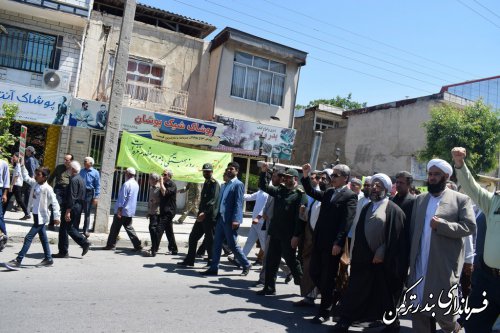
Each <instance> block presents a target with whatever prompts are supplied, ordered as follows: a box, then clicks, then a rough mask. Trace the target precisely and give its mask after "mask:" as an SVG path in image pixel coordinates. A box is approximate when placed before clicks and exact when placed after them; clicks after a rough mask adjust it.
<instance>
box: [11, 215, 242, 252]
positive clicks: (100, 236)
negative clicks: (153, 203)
mask: <svg viewBox="0 0 500 333" xmlns="http://www.w3.org/2000/svg"><path fill="white" fill-rule="evenodd" d="M23 216H24V214H23V213H22V212H11V211H7V212H6V213H5V224H6V226H7V234H8V236H9V242H11V243H22V242H23V240H24V236H26V234H27V233H28V231H29V230H30V228H31V226H32V224H33V219H31V220H27V221H20V220H19V219H20V218H21V217H23ZM179 217H180V214H178V215H176V216H175V218H174V221H175V220H177V219H178V218H179ZM93 220H94V216H93V215H91V217H90V221H91V222H92V221H93ZM194 221H195V218H194V217H191V216H188V217H187V218H186V220H185V221H184V223H183V224H175V223H174V233H175V240H176V242H177V245H178V246H179V247H180V248H184V247H186V248H187V243H188V238H189V233H190V232H191V229H192V228H193V224H194ZM112 222H113V215H110V216H109V223H108V230H109V227H111V223H112ZM251 224H252V219H251V218H244V219H243V224H242V226H241V227H240V230H239V232H238V233H239V237H238V241H239V243H240V245H241V246H242V247H243V245H244V244H245V241H246V236H247V234H248V230H249V229H250V226H251ZM132 225H133V226H134V229H135V232H136V233H137V237H139V239H140V240H141V243H142V246H144V247H145V248H146V249H147V248H148V247H149V246H150V245H151V237H150V235H149V230H148V225H149V220H148V219H146V217H145V216H136V217H134V218H133V222H132ZM81 226H83V215H82V222H81ZM58 230H59V228H58V227H56V231H49V230H47V236H48V238H49V243H50V244H57V242H58ZM119 238H120V239H119V240H118V242H117V246H122V247H132V243H131V242H130V240H129V238H128V236H127V233H126V232H125V230H124V229H123V228H121V230H120V237H119ZM107 239H108V234H107V233H90V237H89V240H90V242H91V243H92V245H93V246H105V245H106V240H107ZM33 241H34V242H39V239H38V237H35V238H34V239H33ZM69 241H70V243H71V242H73V240H72V239H71V237H70V239H69ZM73 243H74V242H73ZM160 247H161V248H163V249H166V248H167V246H166V237H165V236H163V238H162V243H161V244H160ZM250 253H251V252H250Z"/></svg>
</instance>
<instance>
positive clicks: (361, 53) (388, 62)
mask: <svg viewBox="0 0 500 333" xmlns="http://www.w3.org/2000/svg"><path fill="white" fill-rule="evenodd" d="M205 1H206V2H208V3H211V4H213V5H216V6H219V7H222V8H224V9H227V10H231V11H233V12H236V13H238V14H241V15H245V16H248V17H251V18H253V19H256V20H259V21H262V22H265V23H268V24H271V25H274V26H277V27H280V28H283V29H288V30H290V31H292V32H294V33H296V34H299V35H302V36H305V37H307V38H312V39H315V40H317V41H320V42H322V43H325V44H329V45H334V46H337V47H339V48H341V49H344V50H347V51H350V52H353V53H357V54H360V55H362V56H365V57H367V58H371V59H376V60H378V61H381V62H384V63H387V64H389V65H392V66H395V67H399V68H402V69H406V70H409V71H413V72H416V73H419V74H422V75H424V76H429V77H432V78H434V79H437V80H440V81H446V80H444V79H442V78H440V77H437V76H434V75H429V74H427V73H424V72H421V71H418V70H414V69H412V68H409V67H406V66H402V65H398V64H396V63H394V62H391V61H387V60H384V59H381V58H378V57H374V56H372V55H369V54H367V53H364V52H360V51H356V50H354V49H351V48H348V47H345V46H342V45H339V44H337V43H333V42H329V41H327V40H324V39H321V38H318V37H315V36H312V35H309V34H305V33H303V32H301V31H298V30H295V29H290V28H288V27H286V26H283V25H280V24H277V23H274V22H271V21H268V20H264V19H262V18H260V17H257V16H254V15H251V14H248V13H245V12H242V11H239V10H236V9H234V8H230V7H227V6H224V5H220V4H218V3H216V2H213V1H211V0H205ZM317 48H318V49H321V50H325V52H331V53H334V54H336V55H338V56H341V57H345V58H347V59H349V60H354V61H358V62H361V63H363V64H365V65H368V66H374V67H375V68H378V69H381V70H386V71H389V72H390V73H393V74H397V75H402V76H405V77H407V78H410V79H413V80H416V81H420V82H422V83H425V84H430V85H432V84H434V83H432V82H429V81H425V80H421V79H418V78H415V77H413V76H409V75H405V74H401V73H398V72H396V71H393V70H389V69H386V68H383V67H380V66H377V65H373V64H370V63H367V62H365V61H362V60H358V59H355V58H351V57H348V56H345V55H342V54H340V53H337V52H334V51H326V49H323V48H320V47H317Z"/></svg>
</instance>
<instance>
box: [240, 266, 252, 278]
mask: <svg viewBox="0 0 500 333" xmlns="http://www.w3.org/2000/svg"><path fill="white" fill-rule="evenodd" d="M251 267H252V265H248V266H247V267H245V268H243V270H242V271H241V274H240V276H247V275H248V273H250V268H251Z"/></svg>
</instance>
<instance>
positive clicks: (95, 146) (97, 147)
mask: <svg viewBox="0 0 500 333" xmlns="http://www.w3.org/2000/svg"><path fill="white" fill-rule="evenodd" d="M104 134H105V133H104V132H103V131H94V130H92V132H91V137H90V147H89V154H88V156H91V157H92V158H93V159H94V161H95V164H94V168H95V169H97V170H100V169H101V165H102V156H103V151H104V138H105V135H104ZM119 149H120V146H119V145H118V147H117V151H116V154H117V156H118V152H119ZM124 177H125V169H124V168H120V167H117V168H116V169H115V173H114V175H113V188H112V191H111V200H112V201H116V199H117V198H118V191H119V190H120V186H121V185H122V184H123V182H124V181H125V178H124ZM136 180H137V183H139V196H138V198H137V203H138V205H140V206H143V205H144V204H145V205H147V203H148V199H149V198H148V182H149V175H148V174H145V173H142V172H137V175H136Z"/></svg>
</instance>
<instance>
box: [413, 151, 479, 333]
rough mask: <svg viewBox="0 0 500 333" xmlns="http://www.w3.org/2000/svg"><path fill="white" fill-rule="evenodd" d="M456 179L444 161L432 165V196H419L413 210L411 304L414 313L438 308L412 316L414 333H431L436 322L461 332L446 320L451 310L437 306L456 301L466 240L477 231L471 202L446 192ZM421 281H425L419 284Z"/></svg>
mask: <svg viewBox="0 0 500 333" xmlns="http://www.w3.org/2000/svg"><path fill="white" fill-rule="evenodd" d="M452 173H453V169H452V168H451V165H450V164H449V163H448V162H446V161H444V160H441V159H433V160H431V161H429V163H428V164H427V188H428V191H429V193H427V194H421V195H419V196H418V197H417V199H416V200H415V203H414V205H413V211H412V217H411V224H410V237H411V251H410V275H409V278H408V284H407V286H408V288H409V292H408V295H412V294H414V295H416V299H415V300H414V301H412V303H413V304H412V305H413V306H414V307H416V306H417V305H419V306H420V308H421V309H422V308H423V307H424V306H425V305H426V304H429V305H435V306H434V307H433V308H432V310H431V311H424V312H420V311H419V312H417V313H415V314H414V315H413V317H412V322H413V331H414V332H417V333H420V332H421V333H428V332H430V331H431V327H432V326H433V325H434V321H435V322H437V323H438V324H439V326H441V328H442V329H443V331H444V332H453V331H455V329H456V328H457V316H456V315H455V316H454V315H453V314H445V313H446V311H448V310H449V306H446V307H444V308H442V307H440V306H438V301H441V302H443V303H446V302H449V301H452V304H453V301H457V297H458V295H457V288H456V285H457V284H458V283H459V278H460V274H461V270H462V267H463V261H464V241H463V239H464V237H466V236H468V235H470V234H472V233H473V232H474V231H475V230H476V223H475V218H474V211H473V209H472V205H471V200H470V198H469V197H468V196H466V195H464V194H461V193H458V192H455V191H452V190H450V189H448V188H447V187H446V181H447V180H448V178H449V177H450V175H451V174H452ZM419 279H422V281H420V283H418V284H417V281H419ZM441 292H443V294H442V296H441V297H440V293H441ZM448 292H451V293H452V294H453V296H452V297H454V300H450V299H449V297H448V296H447V295H448ZM430 294H432V296H430ZM408 298H409V297H406V300H407V301H408ZM407 305H408V304H407ZM451 312H453V311H451ZM433 314H434V317H433V316H432V315H433Z"/></svg>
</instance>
